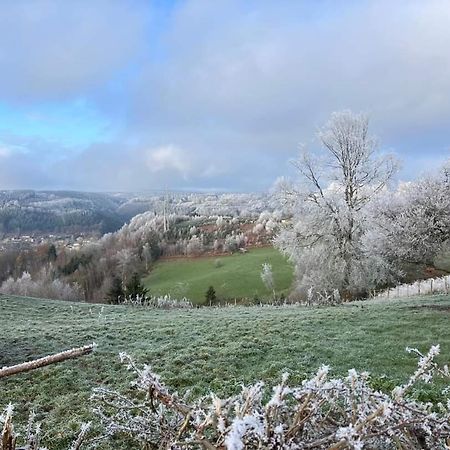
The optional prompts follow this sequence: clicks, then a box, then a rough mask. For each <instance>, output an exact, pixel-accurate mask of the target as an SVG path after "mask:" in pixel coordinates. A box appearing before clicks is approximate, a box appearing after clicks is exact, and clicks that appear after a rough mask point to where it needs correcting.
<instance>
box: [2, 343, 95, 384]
mask: <svg viewBox="0 0 450 450" xmlns="http://www.w3.org/2000/svg"><path fill="white" fill-rule="evenodd" d="M95 347H96V344H94V343H92V344H90V345H85V346H84V347H78V348H72V349H71V350H66V351H64V352H60V353H55V354H54V355H48V356H44V357H43V358H39V359H35V360H33V361H28V362H25V363H21V364H16V365H15V366H10V367H3V368H2V369H0V378H5V377H9V376H11V375H16V374H18V373H22V372H28V371H29V370H34V369H39V368H40V367H45V366H48V365H50V364H55V363H58V362H61V361H65V360H66V359H73V358H78V357H79V356H83V355H88V354H89V353H92V351H93V350H94V349H95Z"/></svg>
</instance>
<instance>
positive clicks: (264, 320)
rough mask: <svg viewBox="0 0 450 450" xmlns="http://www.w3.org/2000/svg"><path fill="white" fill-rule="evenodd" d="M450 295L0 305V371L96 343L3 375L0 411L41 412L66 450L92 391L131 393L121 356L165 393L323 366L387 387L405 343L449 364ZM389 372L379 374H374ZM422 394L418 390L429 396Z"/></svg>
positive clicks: (8, 301)
mask: <svg viewBox="0 0 450 450" xmlns="http://www.w3.org/2000/svg"><path fill="white" fill-rule="evenodd" d="M449 314H450V297H448V296H447V297H443V296H441V297H429V298H419V299H414V300H402V301H391V302H372V303H370V302H366V303H354V304H347V305H344V306H341V307H329V308H321V309H317V308H305V307H279V308H276V307H264V308H260V307H252V308H245V307H236V308H233V307H232V308H221V309H216V308H213V309H210V308H201V309H193V310H171V311H163V310H144V309H134V308H132V307H124V306H101V305H88V304H82V303H68V302H61V301H50V300H39V299H30V298H19V297H15V298H14V297H5V296H3V297H1V298H0V317H1V318H2V323H1V328H0V342H1V348H2V350H1V352H0V366H5V365H11V364H14V363H18V362H22V361H25V360H30V359H33V358H37V357H40V356H43V355H46V354H49V353H52V352H56V351H59V350H62V349H67V348H70V347H72V346H78V345H82V344H85V343H90V342H92V341H95V342H96V343H97V344H98V346H99V347H98V351H97V352H96V353H94V355H90V356H87V357H84V358H82V359H79V360H76V361H67V362H64V363H61V364H58V365H54V366H49V367H47V368H44V369H41V370H38V371H35V372H33V373H28V374H22V375H18V376H15V377H12V378H9V379H5V380H1V381H0V386H1V391H2V399H1V402H0V403H1V404H0V407H4V406H5V405H6V404H7V403H8V402H13V403H14V404H16V405H17V412H18V414H19V415H20V416H21V417H22V419H24V417H25V416H26V415H27V412H26V411H29V410H30V409H32V408H33V409H35V410H36V411H37V412H38V413H39V414H40V418H42V417H43V416H45V418H46V424H47V425H46V426H47V427H49V426H50V429H47V430H46V432H48V435H47V436H46V439H47V444H48V442H49V440H51V441H52V448H54V446H56V448H65V445H66V443H67V442H68V438H69V436H71V435H73V433H74V432H75V430H76V429H77V426H78V424H79V422H80V421H81V420H83V419H84V420H86V419H87V418H88V417H89V412H88V411H89V402H88V398H89V395H90V392H91V390H92V388H93V387H95V386H99V385H101V384H107V385H109V386H111V387H116V388H121V389H127V388H128V386H129V384H128V382H129V381H130V374H129V373H128V372H127V371H126V370H125V368H124V367H122V366H121V365H120V363H119V361H118V357H117V355H118V353H119V352H120V351H127V352H128V353H130V354H132V355H133V356H134V357H135V358H136V359H137V360H138V361H139V362H141V363H144V362H148V363H151V364H152V366H153V368H154V369H155V370H156V371H157V372H158V373H160V374H161V376H162V377H163V379H164V380H165V381H166V382H167V384H168V385H169V386H171V387H172V388H175V389H178V390H180V391H184V390H186V389H188V388H191V389H192V390H193V393H194V394H198V393H206V392H209V390H210V389H212V390H215V391H217V392H218V393H231V392H234V391H236V390H237V389H238V387H239V385H240V384H241V383H250V382H252V381H255V380H258V379H262V378H264V379H265V380H266V381H267V382H269V383H271V382H273V381H275V380H277V379H279V376H280V373H281V372H282V371H283V369H284V368H288V369H289V370H290V371H291V372H292V373H293V379H294V380H299V379H302V378H303V377H304V376H305V374H307V373H311V372H313V371H314V370H315V369H317V367H318V366H319V365H320V364H321V363H326V364H330V365H331V366H332V368H333V371H334V373H336V374H340V375H342V374H344V373H346V371H347V369H349V368H352V367H355V368H356V369H367V370H369V371H371V372H372V373H373V375H374V378H373V382H374V383H375V384H376V385H377V386H380V387H381V388H387V389H389V388H390V387H391V386H392V384H391V380H395V381H403V380H405V378H406V377H407V376H408V375H409V373H410V372H412V371H413V369H414V368H415V365H416V361H415V359H414V358H412V357H411V356H410V355H408V354H407V353H406V352H405V347H406V346H413V347H414V346H416V347H418V348H420V349H422V350H426V349H428V347H430V346H431V345H432V344H436V343H440V344H441V358H440V360H441V361H442V362H446V363H448V361H449V360H450V328H449V327H448V320H449ZM384 374H386V375H387V377H386V378H383V377H382V376H383V375H384ZM427 392H428V391H423V392H422V393H421V394H420V395H421V396H422V397H423V398H435V397H433V396H431V397H430V395H431V394H433V393H430V392H428V393H427Z"/></svg>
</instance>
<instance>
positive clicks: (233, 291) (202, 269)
mask: <svg viewBox="0 0 450 450" xmlns="http://www.w3.org/2000/svg"><path fill="white" fill-rule="evenodd" d="M216 261H220V265H219V266H218V267H217V266H216ZM266 262H267V263H270V264H271V265H272V270H273V274H274V280H275V287H276V291H277V293H278V294H281V293H284V294H288V293H289V288H290V287H291V284H292V278H293V271H292V266H291V265H290V264H289V263H288V262H287V261H286V259H285V258H284V257H283V256H282V255H281V254H280V253H279V252H278V251H277V250H275V249H274V248H271V247H269V248H257V249H251V250H250V251H249V252H248V253H245V254H234V255H230V256H221V257H201V258H181V259H173V260H165V261H160V262H158V263H157V264H156V265H155V267H154V269H153V270H152V271H151V273H150V274H149V275H148V276H147V277H146V278H145V279H144V284H145V285H146V287H147V288H148V289H149V291H150V293H151V294H154V295H165V294H170V295H171V296H172V297H174V298H181V297H187V298H189V299H190V300H192V301H193V302H195V303H197V304H201V303H204V301H205V293H206V290H207V289H208V287H209V286H213V287H214V289H215V290H216V293H217V297H218V298H219V299H223V300H233V299H235V298H237V299H240V298H250V299H252V298H255V297H257V298H259V299H267V298H270V297H271V295H272V293H271V292H269V291H268V290H267V289H266V288H265V286H264V284H263V282H262V281H261V276H260V274H261V266H262V264H263V263H266Z"/></svg>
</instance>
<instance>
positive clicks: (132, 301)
mask: <svg viewBox="0 0 450 450" xmlns="http://www.w3.org/2000/svg"><path fill="white" fill-rule="evenodd" d="M122 304H123V305H130V306H142V307H147V308H160V309H176V308H193V307H194V306H193V304H192V302H191V301H190V300H188V299H187V298H182V299H181V300H176V299H173V298H171V297H170V295H164V296H161V297H147V296H145V297H144V296H140V295H137V296H136V297H125V300H124V301H123V302H122Z"/></svg>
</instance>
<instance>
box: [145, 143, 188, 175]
mask: <svg viewBox="0 0 450 450" xmlns="http://www.w3.org/2000/svg"><path fill="white" fill-rule="evenodd" d="M146 154H147V158H146V159H147V167H148V168H149V169H150V171H151V172H164V171H175V172H178V174H179V175H181V176H183V177H184V178H187V176H188V175H189V172H190V170H191V162H190V157H189V154H188V153H187V152H185V151H183V150H181V149H180V148H178V147H176V146H174V145H166V146H162V147H158V148H155V149H151V150H148V151H147V152H146Z"/></svg>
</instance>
